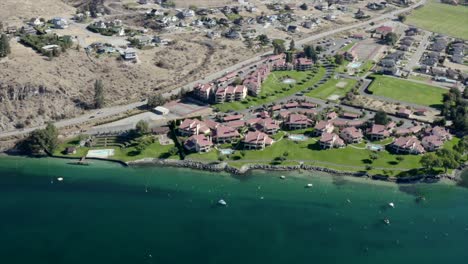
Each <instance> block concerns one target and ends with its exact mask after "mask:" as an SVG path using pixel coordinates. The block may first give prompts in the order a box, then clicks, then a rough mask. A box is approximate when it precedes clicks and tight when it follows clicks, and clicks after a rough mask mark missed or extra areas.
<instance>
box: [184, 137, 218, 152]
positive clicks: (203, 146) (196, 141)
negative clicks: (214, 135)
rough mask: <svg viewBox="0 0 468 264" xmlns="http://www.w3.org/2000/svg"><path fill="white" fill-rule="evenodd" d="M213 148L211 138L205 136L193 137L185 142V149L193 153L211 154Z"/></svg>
mask: <svg viewBox="0 0 468 264" xmlns="http://www.w3.org/2000/svg"><path fill="white" fill-rule="evenodd" d="M212 147H213V142H212V141H211V138H209V137H207V136H205V135H201V134H200V135H193V136H191V137H189V138H188V139H187V140H186V141H185V142H184V148H185V149H187V150H188V151H193V152H209V151H210V150H211V148H212Z"/></svg>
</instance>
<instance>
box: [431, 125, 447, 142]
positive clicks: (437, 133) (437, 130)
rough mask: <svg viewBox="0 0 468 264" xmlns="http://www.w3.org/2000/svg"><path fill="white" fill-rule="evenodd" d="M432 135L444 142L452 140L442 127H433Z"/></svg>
mask: <svg viewBox="0 0 468 264" xmlns="http://www.w3.org/2000/svg"><path fill="white" fill-rule="evenodd" d="M431 134H432V135H434V136H438V137H439V138H440V139H441V140H443V141H446V140H451V139H452V135H451V134H450V133H449V132H448V131H447V130H446V129H445V128H444V127H440V126H436V127H433V128H432V130H431Z"/></svg>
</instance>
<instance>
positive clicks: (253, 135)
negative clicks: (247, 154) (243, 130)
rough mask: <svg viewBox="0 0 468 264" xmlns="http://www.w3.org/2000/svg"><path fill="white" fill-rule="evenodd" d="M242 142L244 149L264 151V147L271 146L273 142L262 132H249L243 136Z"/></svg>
mask: <svg viewBox="0 0 468 264" xmlns="http://www.w3.org/2000/svg"><path fill="white" fill-rule="evenodd" d="M242 142H243V143H244V148H245V149H264V148H265V147H266V146H270V145H272V144H273V143H274V142H275V141H274V140H273V139H271V138H270V137H269V136H268V135H267V134H265V133H263V132H260V131H254V132H251V131H250V132H248V133H247V135H245V138H244V139H243V140H242Z"/></svg>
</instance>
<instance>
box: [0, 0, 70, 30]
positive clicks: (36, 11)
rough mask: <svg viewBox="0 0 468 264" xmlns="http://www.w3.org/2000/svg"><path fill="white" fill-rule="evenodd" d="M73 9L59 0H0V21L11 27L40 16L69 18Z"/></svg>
mask: <svg viewBox="0 0 468 264" xmlns="http://www.w3.org/2000/svg"><path fill="white" fill-rule="evenodd" d="M74 13H75V8H73V7H71V6H69V5H67V4H65V3H63V2H62V1H61V0H22V1H17V0H1V1H0V21H6V23H8V24H11V25H20V24H21V22H22V21H23V20H29V19H30V18H31V17H35V16H40V17H44V18H52V17H54V16H70V14H74Z"/></svg>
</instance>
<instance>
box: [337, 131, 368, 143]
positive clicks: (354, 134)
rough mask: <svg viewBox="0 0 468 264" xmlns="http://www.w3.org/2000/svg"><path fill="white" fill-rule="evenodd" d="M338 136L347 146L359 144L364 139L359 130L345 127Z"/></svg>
mask: <svg viewBox="0 0 468 264" xmlns="http://www.w3.org/2000/svg"><path fill="white" fill-rule="evenodd" d="M340 136H341V138H343V140H344V141H345V142H346V143H348V144H352V143H359V142H361V141H362V139H363V137H364V136H363V134H362V131H361V129H357V128H355V127H347V128H345V129H343V130H341V133H340Z"/></svg>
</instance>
